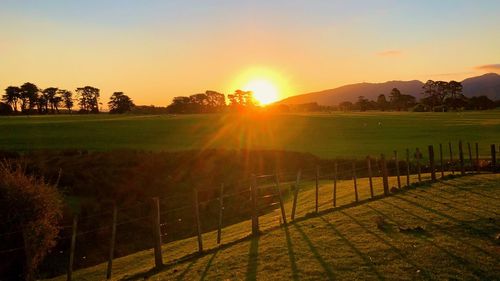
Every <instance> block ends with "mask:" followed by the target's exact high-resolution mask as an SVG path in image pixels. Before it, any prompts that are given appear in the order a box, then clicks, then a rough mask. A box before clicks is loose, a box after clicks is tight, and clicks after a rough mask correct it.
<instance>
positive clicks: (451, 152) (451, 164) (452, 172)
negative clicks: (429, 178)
mask: <svg viewBox="0 0 500 281" xmlns="http://www.w3.org/2000/svg"><path fill="white" fill-rule="evenodd" d="M448 147H449V148H450V166H451V174H452V175H454V174H455V163H453V151H452V150H451V142H448Z"/></svg>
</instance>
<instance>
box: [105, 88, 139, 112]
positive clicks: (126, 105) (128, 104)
mask: <svg viewBox="0 0 500 281" xmlns="http://www.w3.org/2000/svg"><path fill="white" fill-rule="evenodd" d="M108 106H109V113H125V112H128V111H130V110H132V107H134V106H135V105H134V103H133V102H132V100H131V99H130V97H129V96H127V95H125V94H124V93H123V92H114V93H113V95H111V97H110V98H109V102H108Z"/></svg>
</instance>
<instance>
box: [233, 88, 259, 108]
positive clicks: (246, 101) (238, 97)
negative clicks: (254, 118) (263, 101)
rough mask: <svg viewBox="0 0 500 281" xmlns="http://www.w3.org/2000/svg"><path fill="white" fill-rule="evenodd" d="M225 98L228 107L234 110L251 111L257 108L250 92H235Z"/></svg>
mask: <svg viewBox="0 0 500 281" xmlns="http://www.w3.org/2000/svg"><path fill="white" fill-rule="evenodd" d="M227 97H228V99H229V106H230V107H231V108H232V109H234V110H238V111H241V110H245V109H253V108H255V107H256V106H257V102H256V101H255V99H254V98H253V92H252V91H242V90H236V91H235V92H234V94H232V95H228V96H227Z"/></svg>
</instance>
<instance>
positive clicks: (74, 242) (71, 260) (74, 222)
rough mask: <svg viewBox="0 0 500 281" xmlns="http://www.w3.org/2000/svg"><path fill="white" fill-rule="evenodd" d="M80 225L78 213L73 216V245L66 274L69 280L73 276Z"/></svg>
mask: <svg viewBox="0 0 500 281" xmlns="http://www.w3.org/2000/svg"><path fill="white" fill-rule="evenodd" d="M77 227H78V215H75V216H74V217H73V228H72V233H71V245H70V248H69V263H68V274H67V276H66V280H67V281H71V280H72V278H73V261H74V260H75V246H76V230H77Z"/></svg>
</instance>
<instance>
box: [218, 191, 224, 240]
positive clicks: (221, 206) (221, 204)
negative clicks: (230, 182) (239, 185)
mask: <svg viewBox="0 0 500 281" xmlns="http://www.w3.org/2000/svg"><path fill="white" fill-rule="evenodd" d="M223 214H224V184H221V185H220V190H219V223H218V226H217V244H218V245H220V241H221V239H222V215H223Z"/></svg>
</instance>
